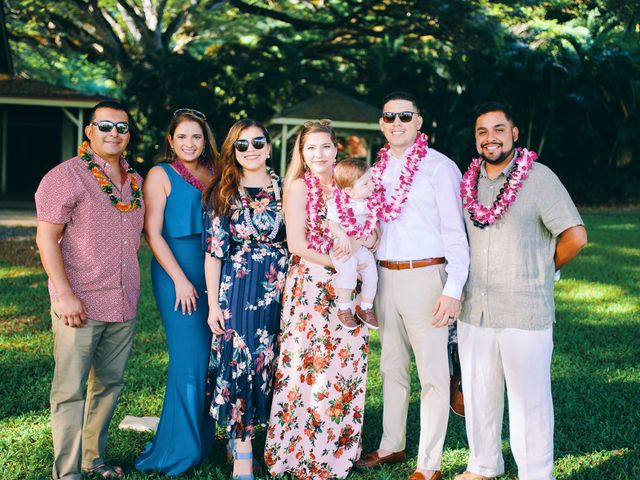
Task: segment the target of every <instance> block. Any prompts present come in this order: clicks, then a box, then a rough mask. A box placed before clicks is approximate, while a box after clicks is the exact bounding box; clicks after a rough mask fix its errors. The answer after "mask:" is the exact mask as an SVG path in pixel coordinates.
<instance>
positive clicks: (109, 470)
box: [83, 463, 124, 478]
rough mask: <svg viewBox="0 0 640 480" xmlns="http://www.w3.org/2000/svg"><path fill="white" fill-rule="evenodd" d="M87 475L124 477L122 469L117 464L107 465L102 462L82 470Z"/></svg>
mask: <svg viewBox="0 0 640 480" xmlns="http://www.w3.org/2000/svg"><path fill="white" fill-rule="evenodd" d="M83 472H84V473H86V474H87V475H91V476H92V477H94V478H95V477H98V478H122V477H124V470H122V467H119V466H118V465H109V464H107V463H103V464H101V465H98V466H96V467H93V468H90V469H88V470H83Z"/></svg>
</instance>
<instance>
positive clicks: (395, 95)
mask: <svg viewBox="0 0 640 480" xmlns="http://www.w3.org/2000/svg"><path fill="white" fill-rule="evenodd" d="M391 100H406V101H408V102H411V103H413V106H414V107H415V109H416V111H417V112H418V113H420V108H418V102H417V100H416V97H414V96H413V95H411V94H410V93H409V92H403V91H402V90H397V91H395V92H391V93H389V94H387V95H385V97H384V98H383V99H382V108H383V109H384V106H385V105H386V104H387V103H388V102H390V101H391Z"/></svg>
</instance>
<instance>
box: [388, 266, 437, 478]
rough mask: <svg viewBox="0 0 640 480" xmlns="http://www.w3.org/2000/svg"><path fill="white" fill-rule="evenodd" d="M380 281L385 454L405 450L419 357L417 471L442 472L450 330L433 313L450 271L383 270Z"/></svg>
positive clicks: (435, 268)
mask: <svg viewBox="0 0 640 480" xmlns="http://www.w3.org/2000/svg"><path fill="white" fill-rule="evenodd" d="M378 278H379V282H378V294H377V296H376V312H377V314H378V318H379V320H380V344H381V345H382V354H381V357H380V374H381V375H382V381H383V395H384V398H383V400H384V406H383V434H382V439H381V441H380V448H381V449H383V450H387V451H391V452H398V451H401V450H404V449H405V441H406V427H407V411H408V408H409V390H410V375H409V370H410V367H411V351H413V354H414V356H415V359H416V365H417V368H418V375H419V377H420V385H421V387H422V391H421V394H420V443H419V446H418V463H417V468H423V469H427V470H438V469H439V468H440V462H441V459H442V449H443V446H444V439H445V435H446V433H447V423H448V419H449V364H448V356H447V341H448V330H447V328H446V327H443V328H435V327H434V326H433V325H432V323H431V322H432V320H433V316H432V315H431V312H432V310H433V306H434V305H435V302H436V300H437V299H438V297H439V296H440V295H441V294H442V288H443V286H444V282H445V281H446V273H445V269H444V265H433V266H429V267H422V268H415V269H407V270H389V269H387V268H382V267H379V268H378Z"/></svg>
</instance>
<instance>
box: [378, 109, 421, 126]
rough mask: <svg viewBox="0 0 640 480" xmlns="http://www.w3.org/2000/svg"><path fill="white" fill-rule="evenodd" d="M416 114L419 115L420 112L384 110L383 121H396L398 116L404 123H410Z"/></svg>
mask: <svg viewBox="0 0 640 480" xmlns="http://www.w3.org/2000/svg"><path fill="white" fill-rule="evenodd" d="M414 115H419V114H418V112H409V111H407V112H382V121H383V122H384V123H393V122H395V121H396V117H398V118H400V121H401V122H402V123H409V122H410V121H411V119H412V118H413V116H414Z"/></svg>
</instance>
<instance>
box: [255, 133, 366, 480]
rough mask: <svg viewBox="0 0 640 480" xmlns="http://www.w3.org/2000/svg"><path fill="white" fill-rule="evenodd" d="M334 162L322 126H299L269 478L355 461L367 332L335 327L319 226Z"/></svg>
mask: <svg viewBox="0 0 640 480" xmlns="http://www.w3.org/2000/svg"><path fill="white" fill-rule="evenodd" d="M336 154H337V148H336V138H335V134H334V132H333V130H332V129H331V127H330V125H329V124H328V123H327V122H322V123H321V122H307V123H306V124H305V126H304V127H303V128H302V130H301V132H300V133H299V135H298V138H297V139H296V144H295V147H294V152H293V155H292V161H291V165H290V167H289V170H288V172H287V178H286V180H285V218H286V225H287V244H288V246H289V249H290V251H291V253H292V254H293V256H292V261H291V265H290V267H289V273H288V276H287V280H286V284H285V289H284V290H285V292H284V298H283V310H282V321H281V329H282V332H281V345H280V354H279V357H278V367H277V371H276V381H275V385H274V398H273V403H272V408H271V419H270V422H269V428H268V430H267V442H266V445H265V461H266V463H267V466H268V467H269V471H270V473H271V474H272V475H277V474H284V473H290V474H292V475H294V476H296V477H297V478H300V479H309V480H311V479H313V480H316V479H327V478H344V477H346V476H347V474H348V473H349V471H350V470H351V468H352V466H353V463H354V462H355V460H357V459H358V458H359V456H360V449H361V429H362V419H363V413H364V399H365V385H366V375H367V355H368V331H367V328H366V327H364V326H360V327H358V328H356V329H354V330H351V331H349V330H347V329H346V328H344V327H343V326H342V324H341V323H340V321H339V320H338V317H337V311H338V309H337V304H336V291H335V286H334V283H333V278H334V275H335V270H333V268H332V267H333V265H332V263H331V259H330V258H329V255H328V254H327V252H328V250H329V247H330V246H331V239H330V237H329V232H328V229H327V228H326V222H324V217H325V215H326V207H325V196H326V197H328V196H330V195H331V194H332V174H333V164H334V161H335V158H336ZM356 250H357V249H355V248H353V249H352V251H356Z"/></svg>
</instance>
